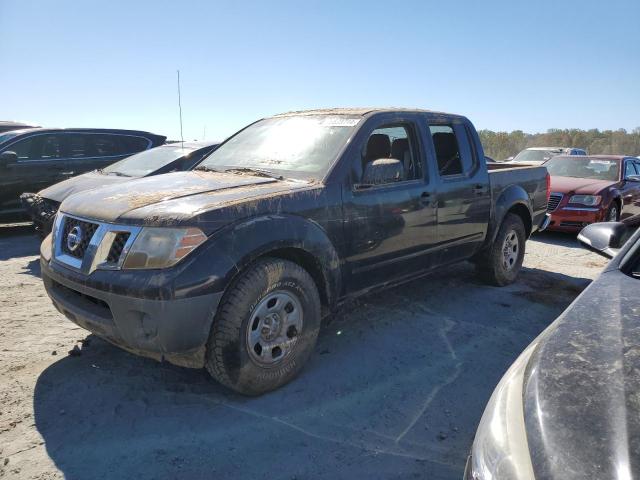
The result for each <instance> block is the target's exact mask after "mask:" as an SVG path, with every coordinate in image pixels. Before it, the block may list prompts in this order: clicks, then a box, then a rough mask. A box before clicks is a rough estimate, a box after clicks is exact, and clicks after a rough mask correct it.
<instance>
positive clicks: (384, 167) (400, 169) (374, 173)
mask: <svg viewBox="0 0 640 480" xmlns="http://www.w3.org/2000/svg"><path fill="white" fill-rule="evenodd" d="M402 180H404V166H403V165H402V162H401V161H400V160H396V159H395V158H379V159H377V160H373V161H371V162H369V163H367V165H366V166H365V168H364V173H363V175H362V183H361V184H360V185H358V187H359V188H367V187H372V186H374V185H386V184H389V183H395V182H400V181H402Z"/></svg>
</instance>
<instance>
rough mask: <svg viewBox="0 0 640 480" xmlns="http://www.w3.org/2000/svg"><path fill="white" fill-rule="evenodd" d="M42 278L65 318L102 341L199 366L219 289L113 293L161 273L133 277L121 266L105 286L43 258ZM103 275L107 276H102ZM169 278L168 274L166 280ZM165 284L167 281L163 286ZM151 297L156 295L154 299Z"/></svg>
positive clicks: (150, 282)
mask: <svg viewBox="0 0 640 480" xmlns="http://www.w3.org/2000/svg"><path fill="white" fill-rule="evenodd" d="M40 266H41V268H42V279H43V282H44V286H45V289H46V291H47V294H48V295H49V297H50V298H51V300H52V302H53V304H54V306H55V307H56V308H57V309H58V310H59V311H60V312H61V313H62V314H63V315H65V316H66V317H67V318H68V319H69V320H71V321H72V322H74V323H75V324H77V325H79V326H80V327H82V328H85V329H87V330H89V331H90V332H92V333H94V334H96V335H98V336H99V337H102V338H104V339H105V340H107V341H109V342H111V343H113V344H115V345H117V346H119V347H121V348H123V349H124V350H127V351H130V352H132V353H135V354H137V355H142V356H145V357H150V358H154V359H156V360H160V361H161V360H166V361H168V362H170V363H173V364H176V365H180V366H185V367H192V368H201V367H202V366H203V365H204V359H205V349H206V343H207V340H208V338H209V332H210V330H211V324H212V322H213V316H214V314H215V311H216V309H217V307H218V304H219V302H220V298H221V297H222V293H208V294H205V295H198V296H191V297H186V298H173V296H171V295H166V289H158V295H156V296H154V295H149V291H148V290H147V291H146V292H145V295H144V296H135V291H133V290H132V294H126V293H125V294H121V293H113V292H114V290H115V291H123V289H124V290H127V283H128V282H131V283H129V285H131V284H134V285H135V284H140V283H146V284H147V286H149V285H154V284H159V282H160V281H161V280H163V274H162V273H158V272H151V271H148V272H139V274H140V275H141V276H142V275H145V276H147V277H148V278H147V279H146V281H145V279H142V278H139V279H137V280H138V281H137V282H132V281H131V278H126V276H124V275H122V272H121V271H114V272H103V277H104V275H108V276H109V278H108V282H107V283H106V284H104V283H103V285H108V286H109V290H106V289H102V288H97V287H98V286H97V285H91V284H88V282H86V281H79V279H78V278H74V276H77V274H75V273H74V272H71V271H70V270H68V269H66V268H65V267H62V266H59V265H57V264H53V265H52V264H50V262H48V261H46V260H44V259H42V258H41V260H40ZM103 280H105V279H104V278H103ZM164 280H167V281H168V282H169V283H170V282H171V279H164ZM165 287H166V285H165ZM153 297H155V298H153Z"/></svg>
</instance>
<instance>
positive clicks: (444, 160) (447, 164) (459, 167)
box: [429, 124, 473, 177]
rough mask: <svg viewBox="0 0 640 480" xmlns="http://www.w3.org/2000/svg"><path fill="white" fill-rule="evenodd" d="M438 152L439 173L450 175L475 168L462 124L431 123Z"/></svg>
mask: <svg viewBox="0 0 640 480" xmlns="http://www.w3.org/2000/svg"><path fill="white" fill-rule="evenodd" d="M429 132H430V133H431V139H432V140H433V147H434V149H435V152H436V160H437V163H438V173H439V174H440V176H441V177H449V176H455V175H462V174H464V173H468V172H470V171H471V169H472V168H473V158H472V155H471V148H470V147H469V142H468V140H467V133H466V130H465V128H464V126H462V125H455V126H454V125H433V124H432V125H429Z"/></svg>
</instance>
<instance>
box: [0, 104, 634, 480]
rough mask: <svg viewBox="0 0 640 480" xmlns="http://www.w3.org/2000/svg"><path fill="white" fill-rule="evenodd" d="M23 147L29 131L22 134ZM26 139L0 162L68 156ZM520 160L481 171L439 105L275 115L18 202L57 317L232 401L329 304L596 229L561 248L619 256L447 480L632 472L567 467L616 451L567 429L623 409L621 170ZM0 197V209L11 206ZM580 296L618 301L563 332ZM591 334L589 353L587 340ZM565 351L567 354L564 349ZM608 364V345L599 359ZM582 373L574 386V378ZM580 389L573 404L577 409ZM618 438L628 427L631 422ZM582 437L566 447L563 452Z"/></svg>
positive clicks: (504, 269) (269, 381)
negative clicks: (194, 375)
mask: <svg viewBox="0 0 640 480" xmlns="http://www.w3.org/2000/svg"><path fill="white" fill-rule="evenodd" d="M9 133H11V132H9ZM29 133H30V135H32V136H33V135H34V133H33V132H29ZM66 133H72V134H74V135H75V134H78V135H79V134H80V133H81V132H80V131H78V130H74V131H73V132H65V134H66ZM143 133H144V132H137V133H136V135H140V136H142V135H143ZM47 134H48V133H47ZM91 134H92V135H98V133H96V132H91ZM38 135H39V136H43V138H44V135H45V134H44V133H43V131H42V129H40V130H39V133H38ZM114 135H115V133H114ZM125 135H126V134H125ZM148 135H151V134H148ZM156 137H157V136H156ZM16 138H18V137H17V136H16ZM30 138H31V137H30ZM69 138H71V137H69ZM74 138H75V137H74ZM94 138H98V137H92V140H93V139H94ZM160 138H161V140H160ZM157 140H158V141H159V142H163V141H164V137H159V138H158V139H157ZM30 141H31V142H32V143H33V142H36V143H37V145H38V149H39V150H37V152H36V154H37V155H40V157H39V158H37V159H36V158H35V157H33V158H27V157H24V156H23V157H20V155H24V154H23V153H21V152H27V151H29V152H33V149H32V148H29V149H22V150H21V149H20V148H17V147H19V146H20V145H19V144H18V142H17V140H13V141H10V142H9V145H5V144H4V143H3V144H0V159H2V162H3V163H2V164H0V168H5V169H7V170H8V171H11V170H12V169H13V168H14V167H16V166H18V167H21V165H20V164H21V163H27V161H33V160H36V161H45V160H47V161H48V159H49V155H50V154H51V155H54V157H53V158H58V159H60V158H63V159H64V160H65V161H66V160H69V158H67V157H69V156H71V157H73V152H76V153H77V155H78V156H79V157H78V158H80V157H81V156H82V155H81V154H80V153H78V152H80V150H77V149H76V150H73V148H72V146H74V145H76V144H75V143H73V142H71V141H70V140H69V141H67V140H64V141H62V142H60V141H58V143H57V144H56V145H58V146H57V147H56V148H57V150H56V149H55V148H54V149H53V150H51V145H52V144H51V141H49V143H47V145H44V144H42V145H41V139H35V140H34V139H33V138H32V139H31V140H30ZM38 142H40V143H38ZM70 142H71V143H70ZM53 143H55V142H53ZM11 145H13V147H12V146H11ZM34 145H35V143H34ZM150 146H151V144H149V145H147V147H150ZM45 147H46V148H45ZM76 147H77V145H76ZM11 148H13V149H14V150H11ZM74 148H75V147H74ZM77 148H80V147H77ZM87 148H88V147H87ZM87 151H88V150H87ZM122 151H123V150H118V152H122ZM2 152H4V153H2ZM38 152H39V153H38ZM51 152H53V153H51ZM83 152H84V150H83ZM539 152H542V153H539ZM550 152H551V153H550ZM554 152H555V153H554ZM45 153H47V158H45V157H43V155H45ZM129 153H132V152H129ZM557 153H565V154H566V155H560V156H557V155H556V154H557ZM29 155H33V154H32V153H29ZM56 155H57V156H56ZM532 155H534V156H536V155H537V156H540V155H549V158H546V157H545V158H544V163H542V162H533V163H532V164H529V163H527V162H525V161H520V160H518V161H514V162H504V163H495V162H487V161H485V155H484V152H483V149H482V145H481V143H480V140H479V137H478V135H477V132H476V130H475V128H474V126H473V125H472V124H471V122H470V121H469V120H468V119H466V118H465V117H462V116H459V115H452V114H445V113H440V112H431V111H426V110H407V109H330V110H314V111H304V112H291V113H286V114H281V115H276V116H273V117H269V118H265V119H261V120H258V121H257V122H255V123H252V124H251V125H249V126H247V127H245V128H244V129H242V130H240V131H239V132H237V133H236V134H235V135H233V136H231V137H229V138H228V139H227V140H225V141H224V142H222V144H220V145H219V146H218V144H214V143H193V144H191V143H190V144H170V145H164V146H161V147H157V148H154V149H152V150H148V151H142V152H141V153H137V154H135V155H132V156H129V157H128V158H125V159H123V160H120V161H119V162H117V163H115V164H113V165H111V166H103V167H100V168H99V169H98V170H96V171H94V172H90V173H85V174H84V175H81V176H78V177H74V178H72V179H68V180H65V181H64V182H61V183H59V184H57V185H54V186H51V187H48V188H46V189H44V190H41V191H40V192H39V193H37V194H26V195H23V196H22V201H23V204H24V206H25V207H26V208H27V210H29V211H30V213H31V215H32V217H33V218H34V222H35V223H36V225H37V227H38V228H39V230H40V231H41V232H43V233H44V234H45V235H46V234H48V235H47V236H46V238H45V239H44V241H43V242H42V245H41V251H40V253H41V258H40V269H41V272H42V279H43V282H44V286H45V288H46V291H47V294H48V295H49V297H50V298H51V300H52V302H53V305H54V306H55V307H56V308H57V309H58V311H60V312H61V313H62V314H63V315H65V316H66V317H67V318H68V319H69V320H71V321H72V322H74V323H76V324H77V325H79V326H81V327H83V328H85V329H87V330H89V331H91V332H93V333H94V334H95V335H97V336H99V337H101V338H103V339H105V340H107V341H109V342H111V343H112V344H114V345H116V346H118V347H120V348H122V349H124V350H127V351H129V352H132V353H135V354H138V355H142V356H146V357H150V358H154V359H157V360H160V361H167V362H170V363H173V364H175V365H179V366H184V367H190V368H206V370H207V371H208V372H209V373H210V374H211V376H212V377H213V378H214V379H216V380H217V381H218V382H220V383H221V384H223V385H225V386H227V387H229V388H231V389H233V390H235V391H237V392H239V393H241V394H244V395H261V394H264V393H266V392H269V391H272V390H274V389H277V388H279V387H281V386H283V385H285V384H286V383H288V382H290V381H292V380H293V378H294V377H295V376H296V375H298V374H299V373H300V372H301V371H302V369H303V367H304V365H305V363H306V361H307V359H308V358H309V357H310V356H311V354H312V352H313V350H314V346H315V342H316V339H317V336H318V331H319V329H320V327H321V324H322V319H324V318H327V317H330V316H332V315H333V314H334V312H335V311H336V309H337V308H338V307H339V306H340V305H342V304H343V303H345V302H346V301H349V300H351V299H353V298H355V297H359V296H361V295H363V294H368V293H371V292H373V291H381V290H383V289H387V288H389V287H392V286H396V285H400V284H403V283H405V282H407V281H410V280H413V279H416V278H420V277H422V276H424V275H426V274H430V273H432V272H435V271H437V270H438V269H441V268H443V267H446V266H448V265H451V264H453V263H456V262H460V261H465V260H468V261H470V262H472V263H473V264H474V265H475V266H476V268H477V271H478V274H479V275H480V276H481V278H483V279H484V280H485V281H487V282H488V283H489V284H491V285H495V286H505V285H508V284H511V283H513V282H515V281H516V279H517V275H518V273H519V271H520V268H521V266H522V262H523V258H524V254H525V247H526V242H527V240H528V238H529V237H530V235H532V234H533V233H535V232H536V231H540V230H544V229H545V228H549V229H555V230H562V231H570V232H577V231H580V230H582V228H583V227H585V226H586V225H589V224H592V223H596V224H595V225H592V226H590V227H588V228H586V229H585V230H584V231H583V232H582V233H581V235H580V237H579V238H580V240H581V241H582V242H583V243H585V244H586V245H588V246H589V247H590V248H592V249H595V250H597V251H599V252H603V253H604V254H607V255H609V256H611V255H612V254H615V253H618V251H619V252H620V253H619V254H618V255H617V256H616V259H615V260H614V261H613V262H612V263H611V264H610V266H609V267H608V268H607V269H606V271H605V273H604V274H603V275H602V277H601V279H599V280H598V281H597V282H595V283H594V284H593V285H592V286H591V287H590V288H589V289H588V290H587V291H586V292H585V294H583V296H581V297H580V298H579V300H578V301H576V302H575V303H574V305H572V306H571V307H570V309H568V310H567V312H565V314H563V315H562V317H560V318H559V319H558V320H557V321H556V322H554V323H553V324H552V325H551V326H550V327H549V328H548V329H547V330H546V331H545V332H544V333H543V334H542V335H541V336H540V337H538V338H537V339H536V340H535V341H534V342H533V343H532V344H531V346H530V347H529V348H527V349H526V350H525V352H524V353H523V354H522V355H521V357H520V358H519V359H518V360H517V361H516V363H514V365H513V367H512V368H511V369H510V370H509V371H508V372H507V374H506V375H505V377H504V378H503V380H502V381H501V382H500V384H499V385H498V387H497V388H496V390H495V392H494V395H493V396H492V398H491V400H490V402H489V404H488V405H487V407H486V410H485V413H484V415H483V417H482V421H481V422H480V425H479V427H478V433H477V435H476V439H475V441H474V444H473V447H472V451H471V455H470V456H469V460H468V462H467V469H466V473H465V477H466V478H467V479H475V480H479V479H489V478H554V479H555V478H558V479H559V478H576V479H577V478H603V477H607V478H608V477H611V476H613V472H618V473H619V472H620V471H621V470H620V468H623V469H625V468H626V469H627V470H625V471H628V472H637V470H638V465H637V461H636V462H635V463H634V461H633V460H628V461H627V463H626V464H624V465H622V464H621V463H620V462H619V463H617V464H613V463H612V464H611V465H608V464H602V462H600V463H597V462H594V461H589V460H590V459H591V460H592V459H594V458H601V457H602V456H603V455H606V454H607V453H608V454H609V455H611V456H614V455H618V457H616V458H621V457H620V455H622V456H623V457H624V452H620V451H618V450H616V449H614V446H613V444H614V443H615V442H614V440H613V437H611V438H610V437H609V436H607V435H604V436H603V434H602V431H601V430H599V429H595V427H593V424H590V423H587V424H585V423H584V422H582V423H581V422H580V419H581V418H585V417H587V418H598V415H600V417H602V415H605V414H606V410H607V408H606V407H607V405H612V404H613V405H614V407H615V408H617V410H615V411H616V412H618V413H617V414H616V415H618V414H619V412H620V411H621V409H622V410H624V409H625V408H626V409H627V410H624V412H623V414H624V415H625V416H629V415H631V416H633V418H639V417H638V414H639V413H640V403H638V402H636V401H635V400H634V399H635V398H636V397H634V396H633V395H634V393H633V392H638V390H639V388H638V387H639V386H640V385H639V384H638V383H637V382H636V381H635V380H636V379H635V378H632V377H633V375H631V376H629V375H627V373H626V371H623V370H622V369H618V370H615V369H614V367H615V366H616V365H618V366H619V365H620V362H622V363H624V362H630V361H633V359H634V358H635V357H634V355H635V354H634V353H633V351H628V350H625V349H624V348H623V345H627V344H628V343H629V342H631V344H632V345H637V341H636V340H637V339H636V336H637V335H636V331H635V327H630V326H629V322H630V321H631V320H630V319H631V318H632V317H633V312H635V311H636V310H637V309H638V308H639V306H638V301H637V295H631V296H628V295H626V294H623V293H621V292H624V291H627V290H633V289H634V288H637V286H636V284H635V282H636V281H637V279H638V275H639V274H638V271H639V270H640V269H639V268H638V265H640V261H639V260H638V258H639V257H638V255H639V253H638V252H640V247H639V246H638V245H640V240H639V239H638V235H639V234H638V233H636V235H635V236H634V237H633V238H632V239H631V240H630V241H629V242H628V243H627V244H626V246H623V244H624V240H626V238H627V237H629V235H630V230H628V229H627V226H626V225H623V224H621V223H602V224H599V223H597V222H617V221H618V220H624V221H625V222H627V223H631V222H633V221H635V220H637V219H638V218H640V160H638V159H637V158H635V157H626V156H589V155H586V152H584V151H582V150H579V149H562V150H560V149H539V150H534V153H532ZM84 157H87V154H84ZM84 157H82V158H84ZM92 158H93V157H92ZM12 162H13V163H12ZM64 168H67V166H65V167H64ZM170 172H173V173H170ZM72 173H73V174H75V173H78V172H76V171H75V170H74V171H72ZM15 193H16V192H13V194H15ZM6 204H7V205H9V207H10V208H9V209H8V210H7V211H8V212H9V213H15V212H17V209H16V210H13V209H12V208H13V207H12V205H13V204H11V205H10V202H8V203H6ZM49 231H50V233H49ZM600 285H604V286H605V287H606V288H607V289H609V290H610V291H614V292H619V293H618V294H616V295H614V298H613V301H614V302H617V305H618V306H619V307H620V308H619V309H618V310H617V311H615V312H614V311H612V310H611V308H610V307H611V306H610V305H608V304H607V302H601V304H600V305H601V306H602V308H607V309H608V310H607V311H606V312H604V311H602V312H601V314H598V315H596V318H595V319H594V322H598V321H600V323H594V322H588V325H585V324H584V317H585V315H586V314H587V312H589V310H590V309H591V310H592V309H593V305H595V304H594V301H593V300H591V299H588V298H583V297H585V295H587V292H589V295H592V294H593V292H594V291H596V290H597V289H598V288H599V286H600ZM610 300H611V299H610ZM185 312H189V314H188V315H185ZM591 313H593V312H591ZM616 315H617V316H616ZM603 319H604V320H603ZM616 328H617V329H618V330H616V331H622V332H623V336H620V337H619V338H618V339H617V340H616V339H614V340H615V341H612V340H611V338H612V337H611V335H612V333H610V332H608V331H607V329H616ZM594 335H595V336H598V335H599V336H601V337H602V340H603V341H604V343H603V346H602V345H601V346H600V347H594V345H593V344H592V343H590V340H589V339H592V338H594ZM576 339H578V340H579V339H585V340H584V345H581V346H580V347H578V346H576V345H575V344H576V341H577V340H576ZM570 341H571V342H570ZM616 341H617V342H618V343H616ZM568 343H570V344H571V347H570V348H571V349H574V350H575V349H578V350H579V353H580V355H579V359H578V360H576V358H578V357H577V356H576V355H578V353H576V352H577V350H576V352H569V353H567V352H568V350H567V344H568ZM631 350H633V349H631ZM541 352H544V353H541ZM614 352H618V353H620V355H619V356H618V357H616V358H613V357H614V356H613V353H614ZM567 355H569V357H567ZM571 355H573V357H571ZM574 357H575V358H574ZM567 358H569V359H570V361H573V362H574V363H575V365H573V366H571V367H570V368H571V369H573V370H571V372H573V371H574V370H575V369H583V370H584V369H586V370H588V371H589V372H590V373H589V374H587V376H586V377H584V378H582V377H580V378H578V379H575V376H574V374H573V373H570V374H567V370H566V369H567V368H569V367H568V366H567V365H568V364H569V363H570V361H569V360H567ZM603 359H606V361H605V360H603ZM607 362H609V363H607ZM605 370H606V372H609V373H611V372H613V373H614V374H615V375H616V379H617V381H618V383H619V384H620V385H619V386H621V387H620V388H622V389H623V390H624V389H625V388H626V389H631V392H632V393H631V396H630V397H629V396H625V394H622V397H619V396H615V395H614V397H615V398H613V397H612V396H611V395H610V394H608V393H607V392H606V389H607V388H608V386H607V385H606V384H605V383H604V380H603V379H604V378H605V377H606V375H605ZM594 379H595V380H594ZM592 380H594V381H596V386H595V387H594V385H593V384H589V386H588V388H587V387H585V384H588V383H589V382H591V381H592ZM572 382H573V383H572ZM585 382H586V383H585ZM559 385H561V386H562V388H559V387H558V386H559ZM616 385H618V384H616ZM596 387H598V388H599V389H598V388H596ZM600 387H601V388H600ZM607 395H608V396H607ZM587 397H588V398H595V399H596V401H595V403H585V402H584V401H583V402H581V399H584V398H587ZM616 402H618V403H616ZM620 402H622V404H624V406H621V405H622V404H621V403H620ZM578 407H580V408H578ZM620 415H622V414H619V415H618V417H619V416H620ZM618 417H615V418H613V419H612V420H611V421H613V422H617V421H619V418H618ZM602 421H605V420H602ZM595 424H596V425H599V423H597V421H596V423H595ZM628 426H630V427H633V428H635V431H638V430H639V429H640V425H636V424H634V423H633V421H632V422H631V423H630V424H628ZM636 427H637V428H636ZM633 428H632V429H633ZM567 432H571V435H570V438H567V435H569V434H568V433H567ZM606 433H611V435H614V434H615V433H616V431H615V430H612V431H611V432H608V431H607V432H606ZM632 435H635V434H634V433H632ZM596 436H597V437H598V441H597V442H596V441H595V440H594V441H593V442H591V443H590V444H589V445H588V446H587V447H585V446H584V445H583V444H582V443H578V442H576V441H574V439H576V438H580V439H583V438H592V437H593V438H595V437H596ZM634 438H635V437H632V438H631V440H630V442H631V448H634V447H633V445H635V444H634V442H635V441H636V440H634ZM625 446H626V447H628V445H623V447H625ZM627 453H628V452H627ZM599 456H600V457H599ZM623 463H624V462H623ZM616 468H617V470H616ZM625 478H626V477H625ZM629 478H631V477H629Z"/></svg>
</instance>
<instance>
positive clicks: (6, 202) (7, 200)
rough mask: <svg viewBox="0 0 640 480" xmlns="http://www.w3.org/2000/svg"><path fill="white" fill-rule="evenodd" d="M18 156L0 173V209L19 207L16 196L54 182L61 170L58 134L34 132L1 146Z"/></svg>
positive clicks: (61, 159)
mask: <svg viewBox="0 0 640 480" xmlns="http://www.w3.org/2000/svg"><path fill="white" fill-rule="evenodd" d="M2 151H12V152H15V153H16V155H17V156H18V159H17V161H16V162H15V163H13V164H9V165H7V166H6V167H5V168H4V170H3V171H2V172H0V176H1V177H2V180H1V183H0V185H1V187H2V188H0V209H1V210H2V211H5V212H7V211H14V210H16V211H17V210H20V195H21V194H22V193H24V192H37V191H39V190H42V189H43V188H45V187H48V186H49V185H52V184H54V183H56V182H57V181H58V180H59V178H60V172H61V171H62V170H63V169H64V159H65V152H64V142H63V139H62V138H61V135H60V134H55V133H52V134H34V135H30V136H29V137H26V138H22V139H20V140H17V141H15V142H12V143H10V144H8V145H6V146H4V147H3V148H2Z"/></svg>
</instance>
